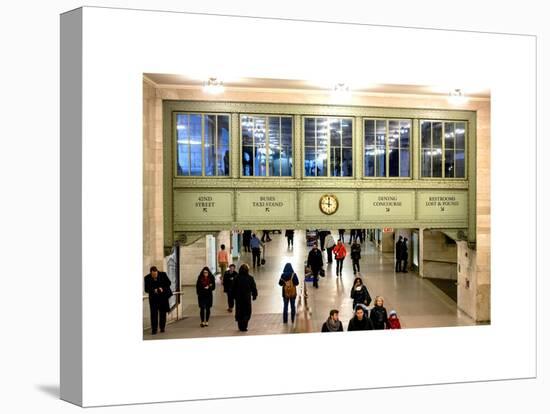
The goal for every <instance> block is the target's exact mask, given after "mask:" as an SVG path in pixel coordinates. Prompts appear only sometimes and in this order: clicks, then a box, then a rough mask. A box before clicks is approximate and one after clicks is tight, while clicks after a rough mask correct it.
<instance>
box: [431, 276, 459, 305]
mask: <svg viewBox="0 0 550 414" xmlns="http://www.w3.org/2000/svg"><path fill="white" fill-rule="evenodd" d="M426 279H427V280H429V281H430V282H432V283H433V284H434V285H435V286H436V287H437V288H438V289H439V290H441V291H442V292H443V293H445V294H446V295H447V296H448V297H450V298H451V299H452V300H454V301H455V302H456V301H457V288H456V280H449V279H432V278H430V277H427V278H426Z"/></svg>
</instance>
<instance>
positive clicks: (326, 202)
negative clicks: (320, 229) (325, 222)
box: [319, 194, 338, 216]
mask: <svg viewBox="0 0 550 414" xmlns="http://www.w3.org/2000/svg"><path fill="white" fill-rule="evenodd" d="M319 208H320V209H321V211H322V212H323V213H325V214H326V215H328V216H330V215H331V214H334V213H336V210H338V199H337V198H336V196H335V195H332V194H325V195H323V196H321V199H320V200H319Z"/></svg>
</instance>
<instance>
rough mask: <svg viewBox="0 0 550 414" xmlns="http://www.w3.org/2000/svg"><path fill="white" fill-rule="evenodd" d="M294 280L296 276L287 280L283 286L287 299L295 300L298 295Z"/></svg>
mask: <svg viewBox="0 0 550 414" xmlns="http://www.w3.org/2000/svg"><path fill="white" fill-rule="evenodd" d="M293 279H294V274H293V275H292V276H290V279H288V280H285V284H284V285H283V293H284V296H285V298H288V299H292V298H295V297H296V295H297V293H296V286H295V285H294V282H293Z"/></svg>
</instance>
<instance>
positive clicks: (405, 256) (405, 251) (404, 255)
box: [401, 237, 409, 273]
mask: <svg viewBox="0 0 550 414" xmlns="http://www.w3.org/2000/svg"><path fill="white" fill-rule="evenodd" d="M408 240H409V239H407V238H406V237H405V238H404V239H403V244H402V246H401V261H402V264H401V272H403V273H409V272H408V271H407V269H408V262H409V248H408V247H407V241H408Z"/></svg>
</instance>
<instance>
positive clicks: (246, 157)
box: [243, 147, 254, 177]
mask: <svg viewBox="0 0 550 414" xmlns="http://www.w3.org/2000/svg"><path fill="white" fill-rule="evenodd" d="M253 154H254V147H243V176H244V177H250V176H251V175H252V172H253V161H254V155H253Z"/></svg>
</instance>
